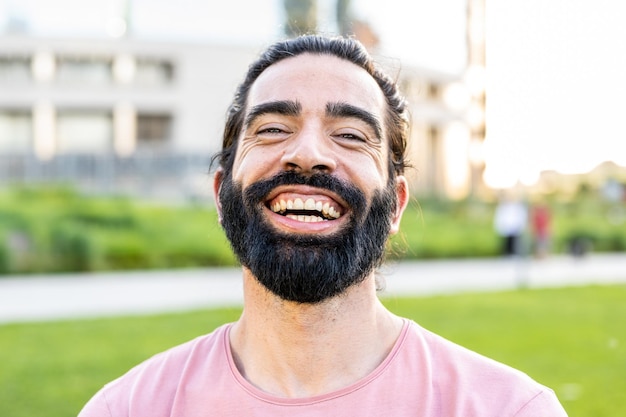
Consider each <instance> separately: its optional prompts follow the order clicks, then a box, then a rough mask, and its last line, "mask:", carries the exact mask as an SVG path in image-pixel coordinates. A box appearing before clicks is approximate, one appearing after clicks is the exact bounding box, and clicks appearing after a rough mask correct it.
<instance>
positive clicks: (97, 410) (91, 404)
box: [78, 391, 112, 417]
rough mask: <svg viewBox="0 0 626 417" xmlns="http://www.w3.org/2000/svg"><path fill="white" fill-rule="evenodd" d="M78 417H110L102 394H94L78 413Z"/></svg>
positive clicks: (109, 411)
mask: <svg viewBox="0 0 626 417" xmlns="http://www.w3.org/2000/svg"><path fill="white" fill-rule="evenodd" d="M78 417H112V415H111V410H110V409H109V406H108V404H107V401H106V397H105V396H104V392H103V391H100V392H98V393H96V395H94V396H93V397H92V398H91V399H90V400H89V401H88V402H87V404H85V406H84V407H83V409H82V410H81V411H80V413H78Z"/></svg>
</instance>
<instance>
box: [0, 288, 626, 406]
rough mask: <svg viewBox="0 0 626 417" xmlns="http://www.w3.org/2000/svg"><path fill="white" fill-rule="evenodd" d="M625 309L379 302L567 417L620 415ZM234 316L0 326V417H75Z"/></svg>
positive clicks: (551, 303) (570, 291) (615, 301)
mask: <svg viewBox="0 0 626 417" xmlns="http://www.w3.org/2000/svg"><path fill="white" fill-rule="evenodd" d="M625 300H626V286H625V285H615V286H589V287H576V288H562V289H543V290H520V291H510V292H501V293H488V294H462V295H452V296H437V297H427V298H384V302H385V303H386V304H387V305H388V307H389V308H390V309H391V310H392V311H394V312H396V313H398V314H400V315H403V316H406V317H410V318H412V319H414V320H416V321H417V322H419V323H420V324H421V325H422V326H424V327H426V328H428V329H430V330H433V331H435V332H436V333H439V334H441V335H443V336H445V337H447V338H449V339H451V340H453V341H455V342H458V343H460V344H462V345H464V346H466V347H469V348H471V349H474V350H476V351H478V352H481V353H483V354H485V355H487V356H490V357H492V358H494V359H497V360H500V361H502V362H504V363H507V364H510V365H512V366H514V367H516V368H519V369H522V370H523V371H525V372H527V373H528V374H530V375H531V376H532V377H534V378H535V379H536V380H538V381H540V382H542V383H544V384H546V385H548V386H550V387H552V388H554V389H555V391H556V392H557V394H558V395H559V397H560V398H561V400H562V402H563V404H564V406H565V408H566V409H567V411H568V413H569V415H570V417H605V416H615V417H617V416H621V415H623V411H624V410H626V397H624V392H626V378H625V377H624V376H625V375H626V326H625V325H624V324H625V322H626V302H624V301H625ZM239 313H240V310H239V309H237V308H231V309H219V310H204V311H194V312H189V313H181V314H168V315H158V316H147V317H124V318H108V319H98V320H77V321H61V322H52V323H32V324H9V325H3V326H0V363H2V372H0V416H3V417H4V416H7V417H32V416H44V415H45V416H47V417H57V416H58V417H61V416H63V417H67V416H73V415H76V414H77V413H78V411H79V409H80V408H81V407H82V405H83V404H84V403H85V402H86V401H87V400H88V398H89V397H90V396H91V395H92V394H93V393H94V392H95V391H96V390H97V389H98V388H99V387H100V386H101V385H102V384H104V383H105V382H107V381H109V380H111V379H113V378H114V377H116V376H118V375H120V374H121V373H123V372H124V371H126V370H127V369H128V368H130V367H131V366H132V365H134V364H136V363H138V362H139V361H141V360H143V359H145V358H147V357H149V356H151V355H153V354H155V353H157V352H159V351H162V350H164V349H166V348H167V347H170V346H173V345H175V344H178V343H181V342H183V341H186V340H188V339H191V338H193V337H195V336H197V335H199V334H202V333H206V332H209V331H211V330H212V329H214V328H215V327H216V326H218V325H220V324H222V323H224V322H227V321H231V320H235V319H236V318H237V317H238V315H239Z"/></svg>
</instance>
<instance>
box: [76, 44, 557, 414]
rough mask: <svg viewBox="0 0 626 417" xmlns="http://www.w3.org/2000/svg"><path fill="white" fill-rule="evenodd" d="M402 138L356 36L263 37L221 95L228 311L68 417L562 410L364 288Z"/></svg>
mask: <svg viewBox="0 0 626 417" xmlns="http://www.w3.org/2000/svg"><path fill="white" fill-rule="evenodd" d="M406 135H407V118H406V108H405V103H404V101H403V99H402V98H401V96H400V95H399V94H398V91H397V89H396V86H395V85H394V83H393V82H392V81H391V80H390V79H389V78H388V77H387V76H385V75H384V74H383V73H382V72H380V71H379V70H378V69H377V68H376V67H375V66H374V64H373V62H372V60H371V58H370V57H369V55H368V54H367V53H366V52H365V50H364V49H363V48H362V46H361V45H360V44H359V43H358V42H356V41H354V40H351V39H343V38H326V37H321V36H303V37H299V38H296V39H293V40H289V41H285V42H278V43H276V44H275V45H272V46H270V47H269V48H268V49H267V50H266V52H265V53H264V54H263V55H262V56H261V57H260V59H259V60H258V61H256V62H255V63H253V64H252V65H251V67H250V68H249V72H248V74H247V77H246V79H245V81H244V82H243V83H242V85H241V86H240V88H239V90H238V92H237V94H236V95H235V99H234V102H233V104H232V105H231V108H230V111H229V114H228V120H227V122H226V128H225V132H224V143H223V150H222V152H221V153H220V154H219V156H218V158H219V163H220V167H219V169H218V171H217V173H216V175H215V185H214V187H215V193H216V199H217V202H218V210H219V213H220V222H221V224H222V226H223V227H224V230H225V232H226V235H227V236H228V238H229V240H230V242H231V244H232V247H233V250H234V251H235V253H236V255H237V257H238V259H239V261H240V262H241V264H242V267H243V288H244V309H243V313H242V315H241V317H240V318H239V320H238V321H237V322H235V323H231V324H226V325H224V326H222V327H220V328H218V329H217V330H215V331H214V332H213V333H211V334H209V335H205V336H201V337H199V338H197V339H195V340H193V341H191V342H188V343H186V344H183V345H181V346H178V347H175V348H173V349H171V350H168V351H166V352H164V353H162V354H159V355H157V356H155V357H153V358H151V359H149V360H148V361H146V362H145V363H143V364H141V365H139V366H138V367H136V368H134V369H132V370H131V371H130V372H129V373H127V374H126V375H124V376H122V377H121V378H119V379H117V380H116V381H113V382H112V383H110V384H108V385H106V386H105V387H104V388H103V389H102V390H101V391H100V392H99V393H98V394H97V395H96V396H95V397H94V398H93V399H92V400H91V401H90V402H89V403H88V404H87V405H86V406H85V408H84V409H83V411H82V412H81V415H80V416H81V417H93V416H98V417H102V416H114V417H122V416H124V417H126V416H132V417H138V416H149V417H161V416H180V417H183V416H184V417H200V416H220V417H227V416H293V415H297V416H359V417H363V416H376V417H380V416H394V417H395V416H400V417H401V416H423V417H426V416H450V417H451V416H459V417H461V416H462V417H468V416H481V417H482V416H493V417H506V416H511V417H512V416H516V417H525V416H528V417H530V416H532V417H541V416H546V417H547V416H551V417H555V416H565V415H566V414H565V412H564V411H563V409H562V407H561V406H560V404H559V402H558V401H557V399H556V398H555V396H554V394H553V393H552V391H550V390H549V389H547V388H545V387H543V386H541V385H539V384H537V383H536V382H534V381H532V380H531V379H530V378H528V377H527V376H525V375H524V374H522V373H520V372H518V371H515V370H513V369H510V368H508V367H506V366H504V365H501V364H498V363H496V362H493V361H491V360H489V359H486V358H484V357H482V356H480V355H478V354H475V353H472V352H470V351H467V350H465V349H463V348H461V347H459V346H457V345H455V344H453V343H451V342H449V341H446V340H444V339H442V338H440V337H438V336H436V335H434V334H432V333H430V332H428V331H426V330H424V329H422V328H421V327H419V326H418V325H417V324H416V323H414V322H412V321H409V320H407V319H404V318H401V317H398V316H395V315H394V314H392V313H391V312H389V311H388V310H387V309H386V308H385V307H384V306H383V305H382V304H381V303H380V301H379V300H378V298H377V295H376V292H377V288H376V279H375V273H376V268H377V267H378V266H380V264H381V262H382V260H383V255H384V247H385V243H386V241H387V238H388V236H389V234H390V233H395V232H396V231H397V230H398V227H399V223H400V218H401V215H402V212H403V211H404V209H405V207H406V205H407V201H408V187H407V182H406V179H405V178H404V176H403V171H404V168H405V165H406V161H405V146H406Z"/></svg>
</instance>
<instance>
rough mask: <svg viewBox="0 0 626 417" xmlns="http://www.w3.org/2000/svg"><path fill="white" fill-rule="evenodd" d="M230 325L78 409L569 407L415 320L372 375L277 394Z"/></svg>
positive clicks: (423, 413) (105, 416) (476, 416)
mask: <svg viewBox="0 0 626 417" xmlns="http://www.w3.org/2000/svg"><path fill="white" fill-rule="evenodd" d="M230 327H231V325H230V324H227V325H224V326H221V327H219V328H218V329H216V330H215V331H214V332H213V333H211V334H208V335H205V336H201V337H198V338H196V339H194V340H192V341H190V342H187V343H185V344H183V345H180V346H177V347H175V348H173V349H170V350H167V351H165V352H163V353H160V354H158V355H156V356H154V357H152V358H151V359H148V360H147V361H146V362H144V363H142V364H140V365H138V366H137V367H135V368H133V369H132V370H130V371H129V372H128V373H127V374H125V375H124V376H122V377H121V378H119V379H117V380H115V381H113V382H111V383H109V384H107V385H106V386H105V387H104V388H103V389H102V390H100V391H99V392H98V393H97V394H96V395H95V396H94V397H93V398H92V399H91V400H90V401H89V402H88V403H87V405H85V407H84V409H83V410H82V411H81V413H80V414H79V417H166V416H168V417H207V416H216V417H229V416H237V417H241V416H245V417H251V416H272V417H280V416H290V417H292V416H320V417H329V416H342V417H343V416H355V417H357V416H358V417H366V416H372V417H383V416H393V417H403V416H412V417H435V416H437V417H513V416H515V417H548V416H549V417H560V416H567V414H566V413H565V411H564V410H563V408H562V407H561V405H560V403H559V402H558V400H557V399H556V396H555V395H554V393H553V392H552V391H551V390H550V389H548V388H546V387H544V386H542V385H540V384H538V383H537V382H535V381H533V380H532V379H530V378H529V377H528V376H526V375H525V374H523V373H521V372H519V371H517V370H514V369H512V368H510V367H508V366H505V365H502V364H500V363H498V362H495V361H493V360H490V359H487V358H485V357H483V356H481V355H479V354H477V353H474V352H472V351H469V350H467V349H465V348H462V347H460V346H458V345H456V344H454V343H452V342H450V341H448V340H446V339H444V338H442V337H440V336H437V335H435V334H433V333H431V332H429V331H427V330H425V329H423V328H422V327H420V326H418V325H417V324H416V323H414V322H412V321H409V320H405V324H404V327H403V329H402V333H401V335H400V337H399V338H398V341H397V342H396V344H395V346H394V348H393V350H392V351H391V353H390V354H389V355H388V357H387V358H386V359H385V361H384V362H383V363H381V364H380V365H379V366H378V368H376V370H374V372H372V373H371V374H370V375H368V376H367V377H365V378H363V379H361V380H360V381H357V382H355V383H354V384H352V385H350V386H348V387H345V388H343V389H341V390H338V391H334V392H330V393H328V394H325V395H319V396H315V397H310V398H281V397H276V396H274V395H270V394H268V393H265V392H263V391H261V390H259V389H258V388H256V387H254V386H253V385H252V384H250V383H249V382H248V381H246V379H244V378H243V377H242V376H241V374H240V373H239V371H238V370H237V368H236V367H235V364H234V362H233V359H232V355H231V352H230V344H229V342H228V340H229V338H228V332H229V329H230Z"/></svg>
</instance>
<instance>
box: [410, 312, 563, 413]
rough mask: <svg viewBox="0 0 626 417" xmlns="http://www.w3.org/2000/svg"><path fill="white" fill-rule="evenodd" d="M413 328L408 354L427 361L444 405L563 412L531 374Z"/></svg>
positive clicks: (433, 334) (553, 397)
mask: <svg viewBox="0 0 626 417" xmlns="http://www.w3.org/2000/svg"><path fill="white" fill-rule="evenodd" d="M411 324H412V325H411V332H410V333H411V334H412V336H411V337H410V338H409V340H410V342H409V343H410V346H407V347H408V348H409V349H407V350H411V352H410V355H416V356H418V357H421V359H420V360H422V361H425V362H423V363H421V366H426V367H428V369H429V375H430V377H431V383H432V386H433V388H434V389H435V390H436V391H437V392H438V395H437V396H438V397H439V398H440V399H442V403H443V404H445V403H447V404H468V405H469V406H470V407H471V408H472V409H475V410H503V412H504V410H509V411H515V410H517V411H521V410H523V409H531V408H532V407H535V406H536V405H537V404H540V403H541V404H544V403H545V404H544V405H542V407H543V409H547V408H548V406H547V405H546V404H549V405H550V407H551V408H550V409H553V410H560V411H562V408H561V406H560V404H559V403H558V400H557V399H556V397H555V396H554V393H553V391H552V390H551V389H550V388H548V387H546V386H544V385H542V384H540V383H539V382H537V381H535V380H534V379H533V378H531V377H530V376H529V375H528V374H526V373H524V372H522V371H521V370H518V369H515V368H513V367H511V366H510V365H507V364H505V363H502V362H499V361H496V360H494V359H491V358H489V357H487V356H484V355H482V354H481V353H478V352H475V351H472V350H470V349H467V348H465V347H463V346H461V345H459V344H457V343H455V342H453V341H451V340H448V339H446V338H444V337H442V336H440V335H438V334H435V333H433V332H431V331H429V330H426V329H424V328H422V327H421V326H419V325H418V324H416V323H411ZM405 354H406V353H405ZM426 358H427V359H426ZM478 414H480V413H478ZM503 415H506V414H503ZM520 415H529V414H520ZM537 415H544V414H537ZM554 415H564V413H562V414H559V413H557V414H554Z"/></svg>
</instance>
